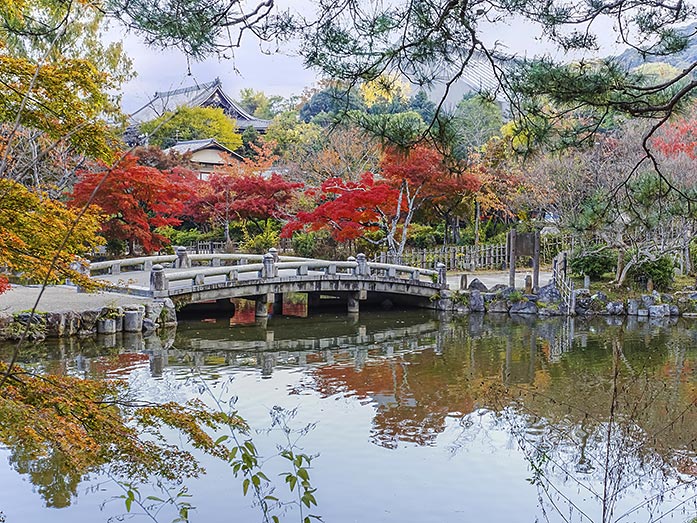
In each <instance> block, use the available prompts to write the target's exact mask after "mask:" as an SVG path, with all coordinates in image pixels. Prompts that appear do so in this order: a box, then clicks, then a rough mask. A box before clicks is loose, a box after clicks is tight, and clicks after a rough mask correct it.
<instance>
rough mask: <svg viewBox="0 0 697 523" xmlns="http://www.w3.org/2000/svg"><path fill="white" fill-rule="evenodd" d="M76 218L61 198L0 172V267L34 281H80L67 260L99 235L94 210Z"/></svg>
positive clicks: (93, 244) (95, 242)
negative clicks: (60, 200)
mask: <svg viewBox="0 0 697 523" xmlns="http://www.w3.org/2000/svg"><path fill="white" fill-rule="evenodd" d="M77 218H78V211H76V210H74V209H68V208H67V207H66V206H65V205H64V204H63V203H61V202H59V201H55V200H51V199H49V198H48V197H47V196H46V195H45V194H43V193H39V192H34V191H32V190H29V189H27V188H26V187H24V186H23V185H21V184H19V183H17V182H14V181H12V180H7V179H2V178H0V267H5V268H7V269H9V270H10V271H14V272H22V273H24V274H25V276H26V277H31V279H34V280H36V281H43V280H44V279H46V278H47V279H48V281H49V282H51V283H55V282H59V281H61V280H62V279H64V278H66V277H70V278H71V279H73V280H74V281H82V279H84V277H83V276H81V275H80V274H79V273H78V272H76V271H75V270H74V269H72V268H71V264H72V263H74V262H75V257H76V256H78V255H84V254H86V253H87V252H88V251H91V250H93V249H95V248H96V247H97V246H99V245H100V244H101V243H103V241H104V240H103V238H101V237H100V236H99V231H100V223H99V220H100V217H99V214H98V213H97V212H96V210H93V209H90V210H88V211H87V212H85V214H84V215H83V216H82V217H81V218H80V219H79V220H78V219H77ZM54 257H55V263H53V265H52V263H51V262H52V260H53V259H54Z"/></svg>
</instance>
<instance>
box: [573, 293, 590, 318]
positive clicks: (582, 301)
mask: <svg viewBox="0 0 697 523" xmlns="http://www.w3.org/2000/svg"><path fill="white" fill-rule="evenodd" d="M574 295H575V296H576V310H575V312H576V315H577V316H583V315H584V314H586V312H588V309H590V308H591V306H592V305H593V300H591V291H589V290H588V289H576V290H575V291H574Z"/></svg>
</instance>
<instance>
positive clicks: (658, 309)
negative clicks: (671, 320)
mask: <svg viewBox="0 0 697 523" xmlns="http://www.w3.org/2000/svg"><path fill="white" fill-rule="evenodd" d="M649 316H650V317H652V318H663V317H664V316H670V308H669V307H668V305H651V306H650V307H649Z"/></svg>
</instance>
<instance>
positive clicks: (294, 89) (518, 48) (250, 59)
mask: <svg viewBox="0 0 697 523" xmlns="http://www.w3.org/2000/svg"><path fill="white" fill-rule="evenodd" d="M296 1H300V2H305V1H306V0H296ZM599 26H600V27H597V28H596V29H600V31H599V33H600V36H601V37H603V38H604V41H603V42H602V43H603V52H602V53H603V54H605V55H607V54H614V53H615V52H619V51H618V47H617V46H616V45H614V42H613V40H612V38H614V36H613V35H612V25H611V23H609V22H607V21H605V22H604V23H601V24H599ZM480 29H483V35H484V40H485V42H486V43H487V44H489V45H492V44H493V43H494V42H498V43H499V44H502V45H503V46H504V48H505V49H507V50H508V52H509V54H516V55H527V56H533V55H538V54H540V53H545V54H547V53H550V52H552V51H553V50H552V49H551V48H550V47H549V45H548V44H547V43H546V42H545V39H544V38H542V37H541V33H540V30H539V28H537V27H535V26H533V25H531V24H529V23H525V22H523V21H514V22H511V23H508V24H504V23H499V24H496V25H491V26H489V27H480ZM114 35H115V37H116V38H119V39H121V40H122V41H123V42H124V45H125V48H126V52H127V53H128V55H129V56H130V57H131V58H132V59H133V62H134V69H135V70H136V71H137V72H138V76H137V77H136V78H135V79H134V80H132V81H131V82H129V83H128V84H126V85H125V86H124V89H123V109H124V111H125V112H127V113H130V112H133V111H135V110H137V109H138V108H140V107H142V106H143V105H145V104H146V103H147V102H148V101H149V100H150V99H151V98H152V96H153V94H154V93H155V92H156V91H168V90H171V89H176V88H179V87H184V86H189V85H194V84H195V83H206V82H210V81H212V80H213V79H215V78H216V77H219V78H220V79H221V80H222V82H223V86H224V88H225V91H226V92H227V93H228V94H230V95H231V96H233V97H234V98H237V97H238V96H239V91H240V89H242V88H246V87H250V88H253V89H256V90H262V91H264V92H266V93H267V94H269V95H281V96H284V97H288V96H290V95H292V94H300V93H302V91H303V89H304V88H306V87H310V86H312V84H314V83H315V82H316V81H317V75H316V74H315V72H314V71H310V70H307V69H305V68H304V67H303V62H302V59H301V58H300V57H299V56H297V55H293V54H292V53H289V52H285V53H275V54H271V55H269V54H265V53H263V52H262V51H261V50H260V49H259V45H258V43H256V42H254V41H253V40H252V39H251V38H247V39H246V40H244V41H243V43H242V47H241V48H240V49H237V50H236V52H235V56H234V60H217V59H209V60H207V61H204V62H193V61H192V62H190V63H188V62H187V60H186V58H185V57H184V55H183V54H182V53H181V51H178V50H176V49H167V50H159V49H152V48H148V47H146V46H145V45H144V44H143V43H142V41H141V40H140V38H139V37H138V36H137V35H135V34H127V35H118V34H115V33H114Z"/></svg>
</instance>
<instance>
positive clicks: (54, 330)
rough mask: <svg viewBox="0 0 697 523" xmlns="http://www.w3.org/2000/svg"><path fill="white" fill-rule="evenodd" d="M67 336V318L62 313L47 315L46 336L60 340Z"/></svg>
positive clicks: (49, 313) (48, 313)
mask: <svg viewBox="0 0 697 523" xmlns="http://www.w3.org/2000/svg"><path fill="white" fill-rule="evenodd" d="M64 334H65V316H64V315H63V313H62V312H47V313H46V336H48V337H50V338H60V337H61V336H63V335H64Z"/></svg>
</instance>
